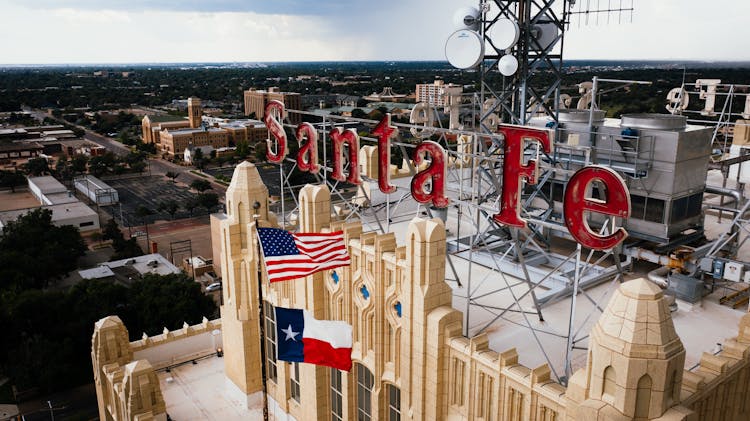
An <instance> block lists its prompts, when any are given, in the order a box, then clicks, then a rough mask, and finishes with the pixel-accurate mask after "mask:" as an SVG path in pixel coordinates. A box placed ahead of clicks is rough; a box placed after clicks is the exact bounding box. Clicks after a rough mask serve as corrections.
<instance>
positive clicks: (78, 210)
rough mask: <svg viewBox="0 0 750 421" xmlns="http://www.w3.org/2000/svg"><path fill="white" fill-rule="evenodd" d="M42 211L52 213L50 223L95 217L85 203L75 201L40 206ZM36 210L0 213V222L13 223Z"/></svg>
mask: <svg viewBox="0 0 750 421" xmlns="http://www.w3.org/2000/svg"><path fill="white" fill-rule="evenodd" d="M40 207H41V208H43V209H49V210H51V211H52V222H57V221H65V220H69V219H71V218H80V217H84V216H90V217H96V216H97V214H96V212H94V211H93V210H92V209H91V208H90V207H88V206H86V204H85V203H82V202H79V201H77V200H76V201H75V202H71V203H61V204H57V205H48V206H40ZM34 209H36V208H29V209H18V210H12V211H7V212H1V213H0V221H3V222H7V221H15V220H16V219H18V217H19V216H21V215H26V214H27V213H29V212H31V211H32V210H34Z"/></svg>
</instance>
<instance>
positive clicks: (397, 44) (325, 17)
mask: <svg viewBox="0 0 750 421" xmlns="http://www.w3.org/2000/svg"><path fill="white" fill-rule="evenodd" d="M619 1H620V0H578V3H579V4H585V3H587V2H590V3H591V5H592V8H594V7H596V5H595V3H597V2H599V3H600V4H601V6H604V5H605V4H606V3H611V4H615V3H618V4H619ZM623 1H625V2H628V1H629V0H623ZM558 3H560V4H561V3H562V0H560V1H559V2H558ZM462 5H469V6H477V5H478V1H477V0H474V1H470V0H378V1H372V0H316V1H311V0H202V1H198V0H0V16H1V17H2V20H1V21H0V22H1V23H0V39H2V40H3V41H2V42H1V43H0V63H2V64H48V63H157V62H165V63H176V62H269V61H328V60H332V61H357V60H444V58H445V57H444V53H443V49H444V44H445V40H446V39H447V38H448V36H449V35H450V34H451V33H452V32H453V31H454V30H455V28H454V24H453V13H454V12H455V11H456V10H457V9H458V8H459V7H460V6H462ZM634 6H635V11H634V12H633V15H632V21H631V17H630V14H629V13H628V14H627V15H624V16H622V17H621V22H619V23H618V22H617V20H618V17H617V16H611V17H610V23H609V24H606V18H605V17H601V18H600V21H599V23H598V24H597V22H596V21H595V20H594V19H590V21H589V23H588V24H585V23H583V22H582V23H581V24H580V25H579V24H578V21H577V19H574V20H573V22H572V25H571V26H570V29H569V30H568V31H567V32H566V34H565V44H564V46H565V51H564V57H565V58H566V59H613V60H625V59H650V60H706V61H724V60H731V61H735V60H736V61H746V60H750V49H747V48H744V45H745V43H746V40H749V39H750V25H747V24H746V23H745V22H743V20H745V19H746V17H747V16H749V15H750V1H746V0H712V1H711V2H707V1H701V2H699V1H697V0H634Z"/></svg>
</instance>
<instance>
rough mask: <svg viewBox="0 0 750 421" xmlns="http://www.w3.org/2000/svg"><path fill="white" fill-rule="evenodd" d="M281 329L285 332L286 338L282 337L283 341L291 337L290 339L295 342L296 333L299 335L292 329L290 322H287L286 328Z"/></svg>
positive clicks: (297, 333)
mask: <svg viewBox="0 0 750 421" xmlns="http://www.w3.org/2000/svg"><path fill="white" fill-rule="evenodd" d="M282 326H283V325H282ZM281 331H282V332H284V333H285V334H286V338H284V340H285V341H288V340H290V339H291V340H292V341H294V342H297V339H295V338H296V336H297V335H299V332H295V331H294V330H292V325H291V323H290V324H289V327H287V328H286V329H281Z"/></svg>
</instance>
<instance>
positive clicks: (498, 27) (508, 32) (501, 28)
mask: <svg viewBox="0 0 750 421" xmlns="http://www.w3.org/2000/svg"><path fill="white" fill-rule="evenodd" d="M520 34H521V31H520V30H519V29H518V24H517V23H516V22H515V21H513V20H510V19H506V18H502V19H498V20H497V21H496V22H495V23H494V24H492V26H491V27H490V30H489V33H488V34H487V35H488V36H489V37H490V40H492V44H493V45H494V46H495V48H497V49H498V50H501V51H502V50H507V49H508V48H513V46H514V45H516V43H517V42H518V37H519V35H520Z"/></svg>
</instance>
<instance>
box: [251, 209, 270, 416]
mask: <svg viewBox="0 0 750 421" xmlns="http://www.w3.org/2000/svg"><path fill="white" fill-rule="evenodd" d="M258 209H260V202H255V203H253V210H255V211H256V212H257V211H258ZM253 221H254V222H255V231H256V232H257V231H258V214H257V213H255V214H253ZM255 240H256V241H257V243H256V246H255V256H256V263H257V266H258V315H259V321H260V323H259V328H260V372H261V378H262V379H263V421H268V380H267V379H266V329H265V322H266V316H265V313H264V311H263V274H262V272H261V269H260V256H261V252H260V239H258V238H256V239H255Z"/></svg>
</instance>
